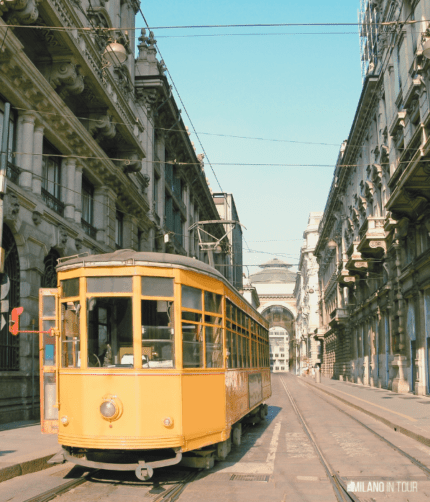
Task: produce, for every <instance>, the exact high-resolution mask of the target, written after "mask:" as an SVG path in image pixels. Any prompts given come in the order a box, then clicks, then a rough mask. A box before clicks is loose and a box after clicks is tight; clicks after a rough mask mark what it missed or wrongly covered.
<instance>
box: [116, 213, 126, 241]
mask: <svg viewBox="0 0 430 502" xmlns="http://www.w3.org/2000/svg"><path fill="white" fill-rule="evenodd" d="M123 234H124V216H123V214H122V212H121V211H118V210H117V211H116V217H115V245H116V248H117V249H122V248H123V245H124V244H123Z"/></svg>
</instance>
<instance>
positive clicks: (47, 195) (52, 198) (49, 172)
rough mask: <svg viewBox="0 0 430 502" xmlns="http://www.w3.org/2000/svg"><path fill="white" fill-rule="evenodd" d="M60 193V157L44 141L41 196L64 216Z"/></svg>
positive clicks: (49, 205)
mask: <svg viewBox="0 0 430 502" xmlns="http://www.w3.org/2000/svg"><path fill="white" fill-rule="evenodd" d="M61 194H62V190H61V157H59V152H58V151H57V150H56V149H55V148H54V147H53V146H51V145H50V144H49V143H47V142H46V141H45V142H44V143H43V157H42V198H43V200H44V201H45V203H46V205H47V206H48V207H49V208H51V209H53V210H54V211H55V212H57V213H58V214H60V215H61V216H64V204H63V203H62V196H61Z"/></svg>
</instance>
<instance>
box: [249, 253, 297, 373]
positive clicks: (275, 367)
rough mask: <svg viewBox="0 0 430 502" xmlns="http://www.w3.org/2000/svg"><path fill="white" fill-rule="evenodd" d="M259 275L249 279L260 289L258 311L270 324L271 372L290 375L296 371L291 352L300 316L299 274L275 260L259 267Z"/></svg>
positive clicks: (257, 273)
mask: <svg viewBox="0 0 430 502" xmlns="http://www.w3.org/2000/svg"><path fill="white" fill-rule="evenodd" d="M260 268H262V269H263V270H261V271H260V272H256V273H255V274H251V275H250V276H249V278H248V279H249V281H248V282H249V283H250V284H251V285H252V286H253V287H254V288H255V289H256V290H257V294H258V299H259V302H260V306H259V307H258V311H259V312H260V313H261V314H262V315H263V316H264V317H265V318H266V319H267V321H268V322H269V343H270V369H271V371H273V372H275V373H276V372H287V371H289V370H290V368H291V369H294V370H295V369H296V359H295V358H294V357H293V351H292V350H290V347H291V346H292V342H293V339H294V330H295V319H296V315H297V310H296V299H295V297H294V284H295V282H296V273H295V272H292V271H291V270H289V269H290V268H291V265H288V264H287V263H284V262H282V261H281V260H278V259H277V258H274V259H273V260H270V261H268V262H267V263H264V264H263V265H260Z"/></svg>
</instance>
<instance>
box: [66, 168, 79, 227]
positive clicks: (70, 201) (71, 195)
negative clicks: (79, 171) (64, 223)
mask: <svg viewBox="0 0 430 502" xmlns="http://www.w3.org/2000/svg"><path fill="white" fill-rule="evenodd" d="M63 166H64V169H65V171H66V173H65V174H66V180H67V185H66V187H65V191H66V193H65V208H64V217H65V218H66V220H68V221H75V173H76V159H74V158H69V159H66V161H65V162H64V163H63Z"/></svg>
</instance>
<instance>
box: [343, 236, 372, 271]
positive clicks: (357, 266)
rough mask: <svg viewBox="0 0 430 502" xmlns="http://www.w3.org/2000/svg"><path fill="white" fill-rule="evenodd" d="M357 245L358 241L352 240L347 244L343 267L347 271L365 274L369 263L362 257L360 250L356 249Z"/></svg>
mask: <svg viewBox="0 0 430 502" xmlns="http://www.w3.org/2000/svg"><path fill="white" fill-rule="evenodd" d="M358 245H359V243H357V242H353V243H352V244H351V245H350V246H349V248H348V251H347V255H348V261H347V262H346V264H345V268H346V269H347V270H348V271H349V272H353V273H354V272H355V273H361V274H363V273H364V274H366V273H367V270H368V268H369V263H368V261H367V260H366V259H365V258H363V256H362V255H361V253H360V251H358ZM352 275H353V274H352Z"/></svg>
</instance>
